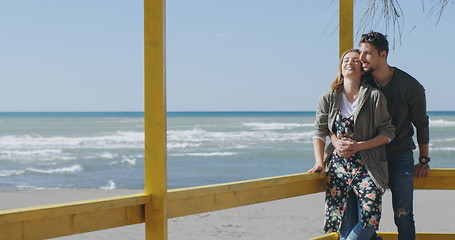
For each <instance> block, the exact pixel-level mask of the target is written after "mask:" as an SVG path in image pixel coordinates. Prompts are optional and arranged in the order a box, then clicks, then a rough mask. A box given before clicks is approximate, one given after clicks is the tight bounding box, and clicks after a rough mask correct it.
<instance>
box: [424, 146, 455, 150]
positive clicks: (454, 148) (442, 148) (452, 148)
mask: <svg viewBox="0 0 455 240" xmlns="http://www.w3.org/2000/svg"><path fill="white" fill-rule="evenodd" d="M430 151H455V147H436V148H430Z"/></svg>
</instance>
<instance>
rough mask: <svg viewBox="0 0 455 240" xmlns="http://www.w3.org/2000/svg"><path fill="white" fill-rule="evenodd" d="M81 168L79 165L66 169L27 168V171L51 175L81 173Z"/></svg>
mask: <svg viewBox="0 0 455 240" xmlns="http://www.w3.org/2000/svg"><path fill="white" fill-rule="evenodd" d="M82 170H83V168H82V167H81V166H80V165H73V166H71V167H66V168H56V169H48V170H44V169H37V168H27V171H29V172H36V173H47V174H53V173H76V172H80V171H82Z"/></svg>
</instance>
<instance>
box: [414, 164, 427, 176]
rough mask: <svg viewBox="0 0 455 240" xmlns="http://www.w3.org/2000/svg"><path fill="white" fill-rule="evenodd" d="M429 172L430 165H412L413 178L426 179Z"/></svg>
mask: <svg viewBox="0 0 455 240" xmlns="http://www.w3.org/2000/svg"><path fill="white" fill-rule="evenodd" d="M429 172H430V165H429V164H428V163H427V164H421V163H417V164H416V165H414V177H416V178H421V177H422V178H426V177H428V173H429Z"/></svg>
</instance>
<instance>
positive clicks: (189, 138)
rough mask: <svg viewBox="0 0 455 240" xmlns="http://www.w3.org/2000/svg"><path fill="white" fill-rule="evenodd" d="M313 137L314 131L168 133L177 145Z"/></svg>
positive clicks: (174, 131)
mask: <svg viewBox="0 0 455 240" xmlns="http://www.w3.org/2000/svg"><path fill="white" fill-rule="evenodd" d="M312 136H313V131H296V132H291V133H282V132H274V131H231V132H211V131H205V130H203V129H198V128H194V129H192V130H178V131H177V130H173V131H168V142H170V143H172V144H175V143H182V142H184V143H188V142H191V143H200V142H203V141H215V142H216V141H221V142H224V141H232V142H237V143H241V145H243V142H248V141H254V142H257V141H289V140H291V141H296V140H308V139H311V138H312Z"/></svg>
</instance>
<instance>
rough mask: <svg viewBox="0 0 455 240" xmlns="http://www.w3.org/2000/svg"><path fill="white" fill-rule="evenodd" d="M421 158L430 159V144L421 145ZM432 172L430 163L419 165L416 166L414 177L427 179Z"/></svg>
mask: <svg viewBox="0 0 455 240" xmlns="http://www.w3.org/2000/svg"><path fill="white" fill-rule="evenodd" d="M419 153H420V155H419V156H423V157H428V154H429V151H428V144H419ZM429 172H430V165H429V164H428V163H426V164H421V163H417V164H416V165H414V177H417V178H419V177H423V178H425V177H427V176H428V173H429Z"/></svg>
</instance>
